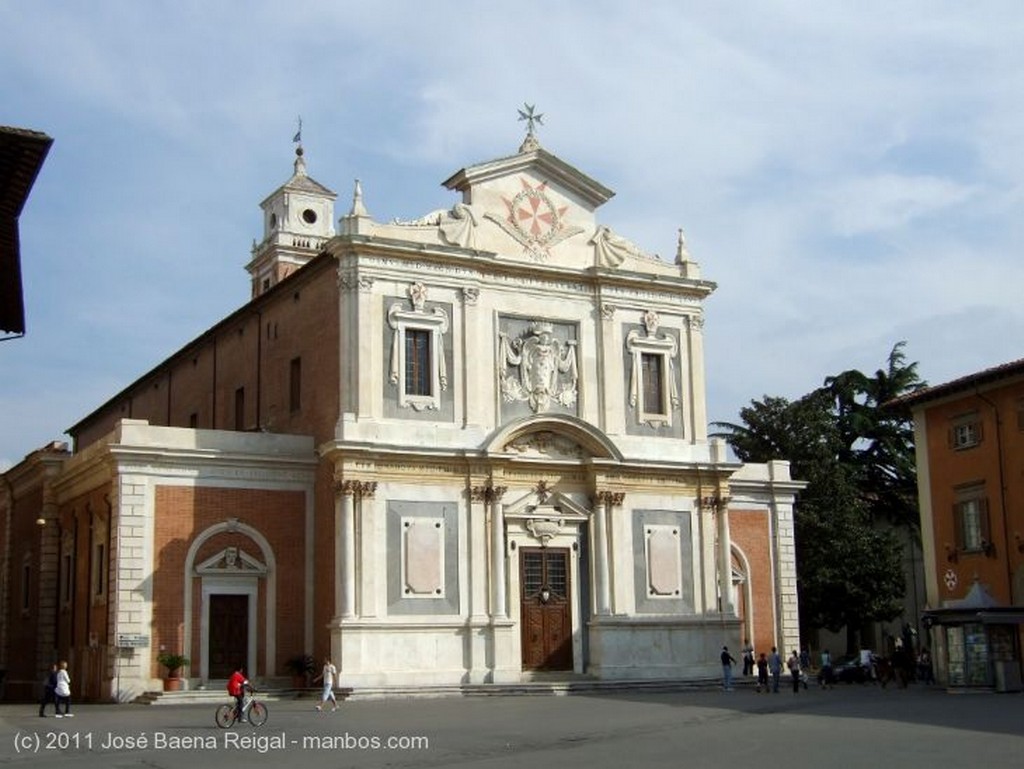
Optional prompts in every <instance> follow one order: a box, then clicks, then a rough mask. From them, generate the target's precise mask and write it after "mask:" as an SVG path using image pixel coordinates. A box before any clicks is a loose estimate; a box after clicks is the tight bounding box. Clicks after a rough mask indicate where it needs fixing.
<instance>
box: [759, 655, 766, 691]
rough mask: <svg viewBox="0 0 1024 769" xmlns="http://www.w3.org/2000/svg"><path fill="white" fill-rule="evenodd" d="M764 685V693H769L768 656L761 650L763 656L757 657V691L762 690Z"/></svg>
mask: <svg viewBox="0 0 1024 769" xmlns="http://www.w3.org/2000/svg"><path fill="white" fill-rule="evenodd" d="M762 687H764V693H765V694H767V693H768V658H767V657H765V656H764V652H761V656H760V657H758V658H757V691H758V692H760V691H761V688H762Z"/></svg>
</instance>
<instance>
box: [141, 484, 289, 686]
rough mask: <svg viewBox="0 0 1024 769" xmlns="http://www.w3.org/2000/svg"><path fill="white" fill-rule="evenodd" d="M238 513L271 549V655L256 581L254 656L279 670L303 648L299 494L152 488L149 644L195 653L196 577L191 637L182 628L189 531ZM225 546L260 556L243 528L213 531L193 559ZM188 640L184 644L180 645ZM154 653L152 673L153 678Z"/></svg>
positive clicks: (266, 667) (192, 655)
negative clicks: (273, 657)
mask: <svg viewBox="0 0 1024 769" xmlns="http://www.w3.org/2000/svg"><path fill="white" fill-rule="evenodd" d="M228 518H237V519H238V521H239V522H240V523H242V524H246V525H248V526H251V527H252V528H254V529H256V530H257V531H259V532H260V534H262V535H263V537H265V538H266V540H267V541H268V542H269V544H270V547H271V548H272V550H273V554H274V559H275V562H276V566H277V573H276V587H277V605H276V607H275V609H276V613H277V627H276V631H277V632H276V636H277V659H276V660H273V661H271V664H270V665H268V664H267V660H266V659H265V651H266V650H265V648H264V639H265V631H266V622H267V619H268V617H267V612H266V584H265V582H264V583H263V584H261V586H260V599H259V602H258V603H259V606H258V607H257V609H256V610H257V624H258V631H257V632H258V637H257V655H258V663H257V664H258V666H259V669H260V671H261V672H263V671H267V672H269V673H270V674H274V673H280V674H283V673H284V670H283V663H284V661H285V660H286V659H288V657H290V656H293V655H295V654H299V653H301V652H302V651H303V643H302V639H303V627H304V622H303V613H304V608H305V564H306V560H307V554H306V552H305V498H304V495H303V494H302V493H301V492H294V491H267V490H264V489H259V490H257V489H237V488H230V489H229V488H213V487H189V486H158V487H157V489H156V532H155V541H154V564H153V629H152V644H153V649H154V650H155V649H159V648H160V647H161V646H165V647H166V648H167V649H168V650H171V651H173V650H179V649H183V648H186V645H187V648H188V651H186V652H185V654H186V655H187V656H189V657H190V658H192V659H193V660H198V659H199V657H200V649H199V625H200V622H199V620H200V611H201V603H200V600H199V598H200V595H199V593H198V590H199V585H198V582H199V581H198V580H195V583H194V585H193V589H194V590H195V591H196V592H194V593H193V604H192V610H193V618H192V628H193V634H192V638H191V639H185V638H183V637H182V634H183V632H184V620H185V618H184V616H183V612H184V605H183V601H184V597H183V588H184V586H183V582H182V580H183V579H184V569H185V556H186V554H187V551H188V548H189V547H190V545H191V544H192V542H193V540H194V539H195V537H196V535H198V534H200V533H201V532H202V531H204V530H206V529H207V528H209V527H210V526H213V525H215V524H218V523H223V522H224V521H225V520H226V519H228ZM228 545H237V546H239V547H240V548H242V549H243V550H244V551H245V552H247V553H248V554H250V555H252V556H255V557H256V558H258V559H259V560H261V561H263V560H265V559H264V555H263V553H262V551H261V550H260V548H259V546H258V545H257V543H256V542H255V541H253V540H251V539H250V538H249V537H248V536H246V535H245V534H244V533H222V534H218V535H215V536H214V537H212V538H211V539H210V540H209V541H207V542H206V543H204V545H203V546H202V547H201V548H200V553H199V554H198V556H197V559H196V563H199V562H201V561H202V560H203V558H206V557H209V556H211V555H213V554H215V553H216V552H217V551H219V550H221V549H223V548H224V547H226V546H228ZM186 641H187V644H186ZM155 655H156V652H154V660H153V675H154V676H157V675H160V671H159V666H158V665H157V663H156V660H155Z"/></svg>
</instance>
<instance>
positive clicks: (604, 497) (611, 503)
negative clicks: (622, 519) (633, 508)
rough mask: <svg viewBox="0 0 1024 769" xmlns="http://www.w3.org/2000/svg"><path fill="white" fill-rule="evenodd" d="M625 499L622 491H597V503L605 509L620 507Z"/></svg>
mask: <svg viewBox="0 0 1024 769" xmlns="http://www.w3.org/2000/svg"><path fill="white" fill-rule="evenodd" d="M625 499H626V493H625V492H623V491H599V492H597V501H598V502H599V503H600V504H602V505H605V506H607V507H620V506H621V505H622V503H623V502H624V501H625Z"/></svg>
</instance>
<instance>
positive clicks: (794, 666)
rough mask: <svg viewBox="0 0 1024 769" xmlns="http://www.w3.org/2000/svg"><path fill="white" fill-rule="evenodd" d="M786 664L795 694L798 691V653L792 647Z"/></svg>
mask: <svg viewBox="0 0 1024 769" xmlns="http://www.w3.org/2000/svg"><path fill="white" fill-rule="evenodd" d="M786 666H787V667H788V668H789V674H790V675H791V676H792V677H793V694H796V693H797V692H799V691H800V655H799V654H797V653H796V649H793V653H792V654H791V655H790V657H789V661H788V662H786Z"/></svg>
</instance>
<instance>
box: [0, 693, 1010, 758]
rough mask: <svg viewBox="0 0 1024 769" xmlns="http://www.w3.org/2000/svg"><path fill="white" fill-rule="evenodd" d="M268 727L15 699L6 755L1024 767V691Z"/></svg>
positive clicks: (699, 696)
mask: <svg viewBox="0 0 1024 769" xmlns="http://www.w3.org/2000/svg"><path fill="white" fill-rule="evenodd" d="M268 704H269V708H270V718H269V720H268V721H267V723H266V725H264V726H263V727H261V728H260V729H253V728H251V727H247V728H235V729H232V730H229V731H222V730H220V729H218V728H217V727H216V726H215V725H214V722H213V711H214V707H215V704H214V703H206V704H189V705H156V706H142V705H121V706H116V705H80V706H78V707H77V708H76V709H75V710H74V713H75V717H74V718H72V719H61V720H56V719H54V718H52V717H51V718H47V719H40V718H39V717H38V716H37V708H36V707H35V706H34V705H32V704H24V705H2V706H0V762H2V763H3V764H4V765H11V766H26V767H75V769H93V767H95V768H96V769H99V768H100V767H103V769H106V768H107V767H112V768H114V769H119V768H121V767H137V766H138V767H141V766H146V767H168V768H171V767H205V766H216V767H218V769H230V767H235V766H239V767H241V766H282V765H296V764H298V763H299V762H302V763H303V764H305V765H308V766H317V767H488V768H490V769H502V768H503V767H527V766H528V767H536V768H538V769H539V768H540V767H554V766H557V767H565V768H571V767H588V768H589V769H596V768H600V767H616V768H618V767H644V766H678V767H687V768H693V769H696V768H698V767H714V768H716V769H717V768H719V767H720V768H722V769H725V768H726V767H728V769H737V768H738V767H759V766H786V767H787V769H803V768H804V767H806V768H808V769H810V767H815V768H816V769H818V768H820V767H826V768H827V769H840V768H845V767H865V768H867V769H897V767H898V768H899V769H914V768H915V767H930V768H932V767H956V768H957V769H966V768H967V767H985V768H986V769H999V768H1000V767H1020V766H1021V765H1022V762H1024V695H1020V694H948V693H946V692H945V691H943V690H940V689H928V688H924V687H911V688H910V689H907V690H900V689H893V688H889V689H881V688H880V687H877V686H859V685H853V686H840V687H838V688H836V689H834V690H831V691H820V690H817V689H813V688H812V689H811V690H809V691H801V692H800V693H798V694H793V693H792V691H783V692H780V693H779V694H767V695H766V694H755V693H754V692H753V691H750V690H737V691H732V692H722V691H696V692H680V693H646V692H645V693H640V692H636V693H630V692H619V693H615V694H591V695H572V696H487V697H450V698H439V699H429V698H412V699H409V698H407V699H389V700H372V701H355V702H345V703H342V704H341V707H340V708H339V710H338V712H337V713H323V714H321V713H317V712H316V711H315V710H314V709H313V704H314V702H313V701H312V700H281V701H271V702H269V703H268Z"/></svg>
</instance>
